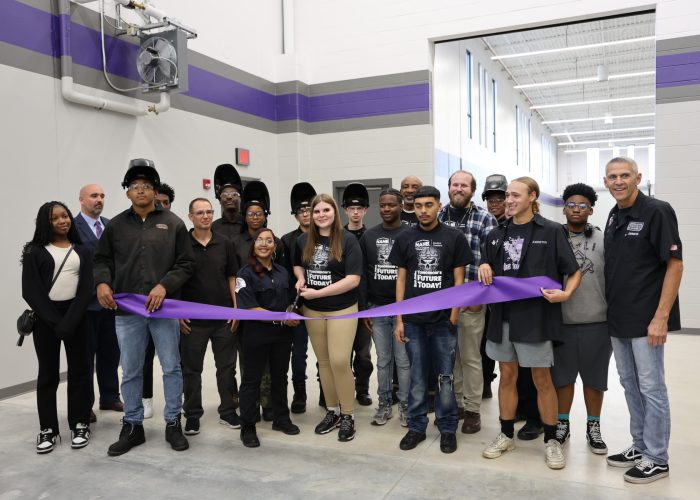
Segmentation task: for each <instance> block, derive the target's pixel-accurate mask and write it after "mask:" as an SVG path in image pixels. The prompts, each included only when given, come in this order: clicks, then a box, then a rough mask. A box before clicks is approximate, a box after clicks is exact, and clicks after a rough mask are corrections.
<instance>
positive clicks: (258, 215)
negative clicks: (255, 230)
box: [246, 212, 265, 219]
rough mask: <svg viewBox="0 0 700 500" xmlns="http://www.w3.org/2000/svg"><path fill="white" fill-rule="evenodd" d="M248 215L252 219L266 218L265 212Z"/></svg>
mask: <svg viewBox="0 0 700 500" xmlns="http://www.w3.org/2000/svg"><path fill="white" fill-rule="evenodd" d="M246 215H247V216H248V217H250V218H251V219H262V218H263V217H265V213H264V212H246Z"/></svg>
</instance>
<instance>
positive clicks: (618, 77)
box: [513, 71, 656, 89]
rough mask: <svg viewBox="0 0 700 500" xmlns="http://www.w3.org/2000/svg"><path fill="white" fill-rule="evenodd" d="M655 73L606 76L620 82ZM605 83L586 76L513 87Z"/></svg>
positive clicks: (530, 87)
mask: <svg viewBox="0 0 700 500" xmlns="http://www.w3.org/2000/svg"><path fill="white" fill-rule="evenodd" d="M655 74H656V71H639V72H636V73H618V74H615V75H608V77H607V79H608V80H622V79H623V78H638V77H640V76H651V75H655ZM600 81H605V80H601V79H600V77H599V76H587V77H585V78H572V79H569V80H553V81H551V82H540V83H525V84H523V85H514V86H513V88H514V89H532V88H537V87H556V86H559V85H570V84H572V83H589V82H590V83H592V82H600Z"/></svg>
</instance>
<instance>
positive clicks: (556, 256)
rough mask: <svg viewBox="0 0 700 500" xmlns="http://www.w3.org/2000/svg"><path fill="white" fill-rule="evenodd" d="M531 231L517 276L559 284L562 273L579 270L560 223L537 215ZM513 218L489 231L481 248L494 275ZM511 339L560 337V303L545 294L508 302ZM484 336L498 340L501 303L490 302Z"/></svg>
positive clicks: (499, 271) (499, 268) (500, 271)
mask: <svg viewBox="0 0 700 500" xmlns="http://www.w3.org/2000/svg"><path fill="white" fill-rule="evenodd" d="M532 222H533V224H532V231H531V233H530V235H529V237H528V238H526V240H525V241H524V242H523V250H522V255H521V256H520V269H519V270H518V278H530V277H533V276H548V277H550V278H552V279H554V280H556V281H558V282H559V283H562V282H563V280H564V276H568V275H570V274H573V273H575V272H576V271H578V269H579V266H578V262H577V261H576V257H575V256H574V252H573V251H572V250H571V245H569V241H568V240H567V237H566V231H565V229H564V227H563V226H562V225H561V224H558V223H556V222H554V221H551V220H549V219H545V218H544V217H542V216H541V215H539V214H536V215H535V217H534V219H533V220H532ZM511 224H513V221H512V219H507V220H505V221H504V222H501V223H500V224H499V225H498V227H496V228H495V229H493V230H491V232H490V233H489V234H488V236H487V237H486V242H485V244H484V245H483V247H482V249H481V263H482V264H484V263H485V264H489V265H490V266H491V269H493V274H494V276H503V258H504V255H503V252H504V249H503V240H504V238H505V237H506V236H507V233H508V227H509V226H510V225H511ZM509 307H510V320H509V323H510V334H509V335H510V340H511V342H545V341H547V340H554V341H558V340H560V336H561V330H562V324H563V322H562V316H561V304H550V303H549V302H547V301H546V300H545V299H544V297H536V298H533V299H524V300H517V301H514V302H510V303H509ZM490 308H491V310H490V312H491V317H490V319H489V324H488V331H487V333H486V338H488V339H489V340H491V341H493V342H499V343H500V342H501V341H502V336H503V304H491V306H490Z"/></svg>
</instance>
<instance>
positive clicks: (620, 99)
mask: <svg viewBox="0 0 700 500" xmlns="http://www.w3.org/2000/svg"><path fill="white" fill-rule="evenodd" d="M655 98H656V95H654V94H652V95H641V96H636V97H616V98H614V99H595V100H592V101H579V102H562V103H559V104H540V105H538V106H530V109H549V108H568V107H571V106H586V105H588V104H605V103H608V102H624V101H641V100H644V99H655Z"/></svg>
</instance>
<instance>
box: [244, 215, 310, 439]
mask: <svg viewBox="0 0 700 500" xmlns="http://www.w3.org/2000/svg"><path fill="white" fill-rule="evenodd" d="M253 237H254V239H253V245H252V246H251V247H250V250H249V252H248V264H247V265H246V266H244V267H243V269H241V270H240V271H239V273H238V275H237V276H236V299H237V304H238V307H239V308H241V309H252V310H255V311H284V310H286V308H287V306H288V305H289V303H290V302H291V297H290V289H291V287H290V284H289V274H288V273H287V270H286V269H285V268H284V267H283V266H282V265H280V264H277V263H275V262H273V257H272V256H273V255H274V253H275V250H276V249H277V243H276V242H277V241H278V240H277V238H275V234H274V233H273V232H272V230H271V229H267V228H261V229H258V230H257V231H256V232H255V233H254V235H253ZM298 324H299V322H298V321H296V320H287V321H281V322H280V321H254V320H251V321H247V322H246V327H245V329H244V330H243V332H242V333H241V349H242V351H243V353H244V356H243V358H242V362H243V366H242V373H243V375H242V380H241V391H240V404H241V421H242V426H241V441H242V442H243V445H244V446H246V447H248V448H256V447H258V446H260V440H259V439H258V436H257V433H256V431H255V422H256V420H257V418H258V417H259V414H258V410H257V408H258V405H257V400H258V394H259V393H260V384H261V381H262V376H263V372H264V370H265V367H266V365H269V367H270V378H271V380H270V401H271V405H272V412H273V420H272V429H273V430H276V431H281V432H284V433H285V434H288V435H295V434H299V427H297V426H296V425H294V424H293V423H292V421H291V419H290V418H289V406H288V404H287V371H289V359H290V356H291V353H292V330H291V328H290V327H294V326H297V325H298Z"/></svg>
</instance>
